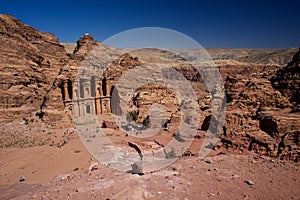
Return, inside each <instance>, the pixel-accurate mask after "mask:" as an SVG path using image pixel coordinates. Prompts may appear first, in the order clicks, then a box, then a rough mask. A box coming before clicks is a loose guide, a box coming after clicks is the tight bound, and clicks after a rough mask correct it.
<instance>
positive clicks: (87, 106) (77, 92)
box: [61, 76, 111, 117]
mask: <svg viewBox="0 0 300 200" xmlns="http://www.w3.org/2000/svg"><path fill="white" fill-rule="evenodd" d="M110 91H111V87H110V85H109V84H108V82H107V81H106V79H105V78H103V79H102V80H97V79H96V78H95V77H94V76H91V77H90V78H82V79H78V80H75V81H74V82H72V81H71V80H66V81H64V82H63V83H62V86H61V92H62V98H63V101H64V104H65V107H67V108H70V109H71V110H72V112H73V116H74V117H84V116H85V115H87V114H93V115H100V114H105V113H111V107H110V99H111V92H110Z"/></svg>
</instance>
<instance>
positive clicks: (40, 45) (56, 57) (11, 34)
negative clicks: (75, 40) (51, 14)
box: [0, 14, 68, 119]
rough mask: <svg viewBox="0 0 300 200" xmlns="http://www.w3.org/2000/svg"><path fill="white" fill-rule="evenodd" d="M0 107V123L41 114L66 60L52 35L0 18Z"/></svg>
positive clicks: (8, 17) (19, 22)
mask: <svg viewBox="0 0 300 200" xmlns="http://www.w3.org/2000/svg"><path fill="white" fill-rule="evenodd" d="M0 43H1V53H0V71H1V73H0V74H1V75H0V76H1V83H0V95H1V96H0V98H1V99H0V107H1V109H2V111H1V113H2V117H1V118H2V119H3V118H6V119H12V116H13V115H15V116H14V117H17V116H20V114H19V113H18V112H19V111H20V110H22V112H21V113H22V114H21V115H23V114H26V113H27V114H28V113H30V112H40V111H41V110H42V107H43V105H44V101H45V98H46V96H47V95H48V93H49V91H50V90H51V88H52V87H53V83H54V82H55V79H56V77H57V76H58V74H59V73H60V70H61V69H62V68H63V66H64V65H65V64H66V62H67V60H68V57H67V54H66V51H65V49H64V47H63V46H62V45H61V44H60V43H59V41H58V39H57V38H56V37H55V36H54V35H52V34H47V33H44V32H41V31H37V30H35V29H34V28H32V27H30V26H27V25H25V24H23V23H22V22H21V21H19V20H17V19H15V18H14V17H12V16H11V15H2V14H1V15H0ZM57 98H59V97H57Z"/></svg>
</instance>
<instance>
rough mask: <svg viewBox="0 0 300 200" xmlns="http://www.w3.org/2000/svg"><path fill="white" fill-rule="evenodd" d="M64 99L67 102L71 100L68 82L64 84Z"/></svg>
mask: <svg viewBox="0 0 300 200" xmlns="http://www.w3.org/2000/svg"><path fill="white" fill-rule="evenodd" d="M64 99H65V101H68V100H70V99H69V92H68V84H67V82H65V83H64Z"/></svg>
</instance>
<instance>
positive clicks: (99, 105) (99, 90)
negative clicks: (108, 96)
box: [95, 87, 101, 115]
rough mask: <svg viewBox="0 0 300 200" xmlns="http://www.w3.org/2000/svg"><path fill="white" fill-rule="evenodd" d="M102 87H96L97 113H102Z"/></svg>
mask: <svg viewBox="0 0 300 200" xmlns="http://www.w3.org/2000/svg"><path fill="white" fill-rule="evenodd" d="M100 92H101V87H100V88H99V87H97V89H96V100H95V103H96V114H97V115H100V114H101V101H100V98H101V93H100Z"/></svg>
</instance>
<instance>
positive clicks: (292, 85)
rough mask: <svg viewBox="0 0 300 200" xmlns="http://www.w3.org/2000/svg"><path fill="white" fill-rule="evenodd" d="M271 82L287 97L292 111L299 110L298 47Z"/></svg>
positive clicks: (299, 75) (299, 52)
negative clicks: (291, 105)
mask: <svg viewBox="0 0 300 200" xmlns="http://www.w3.org/2000/svg"><path fill="white" fill-rule="evenodd" d="M271 82H272V84H273V86H274V88H276V89H277V90H279V91H280V92H281V93H282V94H283V95H284V96H286V97H287V98H289V100H290V102H291V103H292V104H293V111H294V112H299V111H300V49H299V51H298V52H297V53H296V54H295V55H294V57H293V59H292V61H291V62H290V63H289V64H288V65H287V66H286V67H284V68H282V69H280V70H278V71H277V73H276V74H275V76H274V77H272V79H271Z"/></svg>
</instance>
